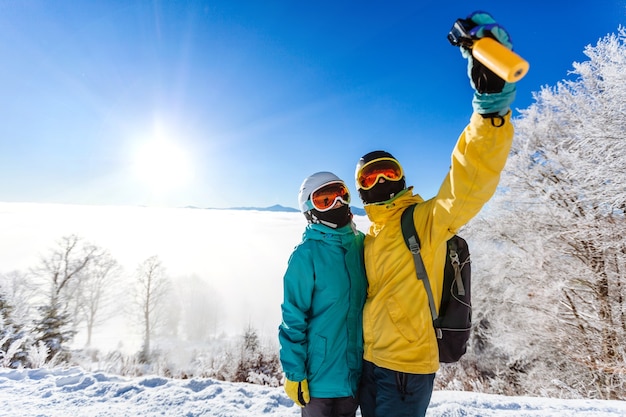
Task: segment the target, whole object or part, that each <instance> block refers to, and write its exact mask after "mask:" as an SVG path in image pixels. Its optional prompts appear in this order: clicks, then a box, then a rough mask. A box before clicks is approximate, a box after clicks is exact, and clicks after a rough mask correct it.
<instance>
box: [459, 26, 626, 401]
mask: <svg viewBox="0 0 626 417" xmlns="http://www.w3.org/2000/svg"><path fill="white" fill-rule="evenodd" d="M585 54H586V56H587V57H588V58H589V60H588V61H585V62H582V63H575V64H574V70H573V71H572V74H573V76H574V77H573V79H571V80H567V81H562V82H560V83H558V84H557V86H556V87H554V88H549V87H544V88H543V89H542V90H541V91H540V92H539V93H538V94H536V95H535V103H534V104H533V105H531V106H530V107H529V108H528V109H525V110H522V111H521V117H519V118H518V119H516V120H515V126H516V137H515V140H514V144H513V148H512V154H511V156H510V158H509V160H508V163H507V166H506V168H505V172H504V173H503V175H502V180H501V183H500V185H501V188H500V190H499V192H498V193H497V194H496V196H495V197H494V199H493V200H492V201H491V203H490V204H489V206H488V207H487V208H486V209H485V210H484V212H483V213H482V216H480V217H479V218H477V219H475V220H474V221H472V222H471V223H470V225H469V226H468V228H467V232H466V233H468V234H469V235H470V236H471V241H470V244H471V245H472V242H475V243H476V244H475V245H472V248H473V250H472V254H473V267H472V268H473V270H474V276H475V277H476V278H475V280H476V282H477V284H476V285H475V286H474V288H476V290H475V295H474V303H475V307H476V312H477V315H476V318H477V320H476V321H475V322H476V323H479V324H480V325H482V326H483V328H482V329H480V330H481V331H480V332H478V331H477V332H475V335H477V336H480V335H488V337H487V338H486V339H485V338H483V339H480V340H477V339H476V338H475V339H474V345H473V348H474V349H473V354H474V355H479V360H477V363H478V362H481V361H482V363H489V364H490V367H491V373H492V376H494V378H496V376H497V375H498V373H499V375H500V381H505V382H506V383H511V381H513V382H514V383H517V384H519V389H521V390H523V391H524V392H527V393H533V394H550V393H552V394H555V393H556V395H562V396H563V395H568V396H585V397H598V398H611V399H613V398H620V399H624V398H626V366H625V365H624V363H625V360H626V301H625V298H624V297H626V256H625V255H626V237H625V236H626V233H625V232H626V219H625V212H626V170H624V160H625V158H626V138H625V137H624V134H625V133H624V132H626V71H624V68H625V67H626V31H625V30H624V28H621V27H620V28H619V30H618V33H617V34H613V35H609V36H606V37H605V38H603V39H601V40H600V41H599V42H598V44H597V45H596V46H588V47H587V48H586V49H585ZM485 340H486V341H487V343H483V342H485ZM479 342H480V343H479ZM481 343H482V344H481ZM481 349H483V351H482V354H481ZM494 367H497V369H498V372H495V369H494ZM503 369H504V374H508V375H509V376H505V377H502V373H503ZM512 375H515V377H512ZM496 379H497V378H496Z"/></svg>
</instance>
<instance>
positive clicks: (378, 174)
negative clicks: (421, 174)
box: [356, 156, 404, 191]
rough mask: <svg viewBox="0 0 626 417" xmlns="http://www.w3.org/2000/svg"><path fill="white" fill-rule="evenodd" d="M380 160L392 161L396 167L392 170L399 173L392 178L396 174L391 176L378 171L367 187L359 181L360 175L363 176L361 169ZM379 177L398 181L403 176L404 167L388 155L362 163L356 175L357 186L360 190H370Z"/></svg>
mask: <svg viewBox="0 0 626 417" xmlns="http://www.w3.org/2000/svg"><path fill="white" fill-rule="evenodd" d="M381 161H389V162H392V163H393V165H394V166H395V167H397V169H396V170H394V171H397V172H398V173H399V175H397V178H394V177H396V175H394V177H391V176H389V175H386V174H385V173H383V172H379V173H377V174H376V177H375V178H374V181H373V182H372V184H371V185H370V186H369V187H366V186H364V185H363V183H362V181H361V177H363V171H364V170H365V169H366V168H368V167H371V166H372V165H374V164H376V163H378V162H381ZM368 177H369V175H368ZM381 178H384V179H386V180H388V181H400V180H401V179H402V178H404V169H402V165H400V164H399V163H398V161H396V160H395V159H394V158H389V157H387V156H385V157H382V158H376V159H372V160H371V161H369V162H368V163H366V164H364V165H363V166H362V167H361V168H359V171H358V172H357V175H356V182H357V186H358V187H359V189H360V190H364V191H368V190H371V189H372V188H374V187H375V186H376V184H378V181H379V180H380V179H381Z"/></svg>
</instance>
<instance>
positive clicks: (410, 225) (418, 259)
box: [401, 204, 439, 321]
mask: <svg viewBox="0 0 626 417" xmlns="http://www.w3.org/2000/svg"><path fill="white" fill-rule="evenodd" d="M414 211H415V204H413V205H411V206H409V207H407V208H406V209H405V210H404V211H403V212H402V218H401V226H402V236H403V237H404V242H405V243H406V245H407V247H408V248H409V250H410V251H411V254H413V262H415V272H416V273H417V278H418V279H419V280H420V281H422V282H423V283H424V289H425V290H426V295H427V296H428V305H429V307H430V314H431V316H432V317H433V321H434V320H437V317H439V316H438V314H437V308H436V307H435V298H434V297H433V290H432V288H431V287H430V280H429V279H428V273H426V267H425V266H424V260H423V259H422V255H421V249H420V238H419V236H418V235H417V231H416V230H415V223H414V222H413V212H414Z"/></svg>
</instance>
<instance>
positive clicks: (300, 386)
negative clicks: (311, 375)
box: [285, 379, 311, 407]
mask: <svg viewBox="0 0 626 417" xmlns="http://www.w3.org/2000/svg"><path fill="white" fill-rule="evenodd" d="M285 392H286V393H287V395H288V396H289V398H291V399H292V400H293V402H294V403H296V404H298V405H299V406H300V407H304V406H305V405H307V403H308V402H309V401H310V400H311V396H310V395H309V383H308V382H307V380H306V379H304V380H302V381H300V382H295V381H290V380H288V379H285Z"/></svg>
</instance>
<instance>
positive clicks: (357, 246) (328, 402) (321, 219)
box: [279, 172, 367, 417]
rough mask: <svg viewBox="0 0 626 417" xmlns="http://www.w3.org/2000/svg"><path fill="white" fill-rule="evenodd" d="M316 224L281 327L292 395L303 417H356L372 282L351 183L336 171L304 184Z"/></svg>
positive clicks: (303, 246) (293, 268)
mask: <svg viewBox="0 0 626 417" xmlns="http://www.w3.org/2000/svg"><path fill="white" fill-rule="evenodd" d="M298 200H299V204H300V209H301V211H302V213H303V214H304V216H305V217H306V219H307V220H308V222H309V224H308V225H307V227H306V229H305V231H304V235H303V239H302V242H301V243H300V244H299V245H298V246H296V248H295V249H294V251H293V253H292V254H291V257H290V258H289V263H288V266H287V271H286V273H285V276H284V301H283V304H282V318H283V321H282V323H281V325H280V327H279V341H280V346H281V349H280V360H281V363H282V366H283V371H284V372H285V377H286V382H285V391H286V392H287V395H289V397H290V398H291V399H292V400H293V401H294V402H295V403H296V404H298V405H299V406H301V407H303V408H302V416H316V417H319V416H322V417H326V416H328V417H331V416H332V417H353V416H355V414H356V409H357V406H358V401H357V398H356V395H357V389H358V385H359V379H360V376H361V366H362V357H363V330H362V310H363V304H364V302H365V298H366V291H367V280H366V277H365V269H364V265H363V238H364V235H363V233H361V232H359V231H357V230H356V227H355V225H354V223H353V222H352V213H351V212H350V206H349V203H350V194H349V192H348V189H347V187H346V185H345V183H344V182H343V181H342V180H340V179H339V178H338V177H337V176H336V175H334V174H332V173H330V172H318V173H316V174H313V175H311V176H310V177H308V178H307V179H305V180H304V182H303V184H302V186H301V187H300V193H299V196H298Z"/></svg>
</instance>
